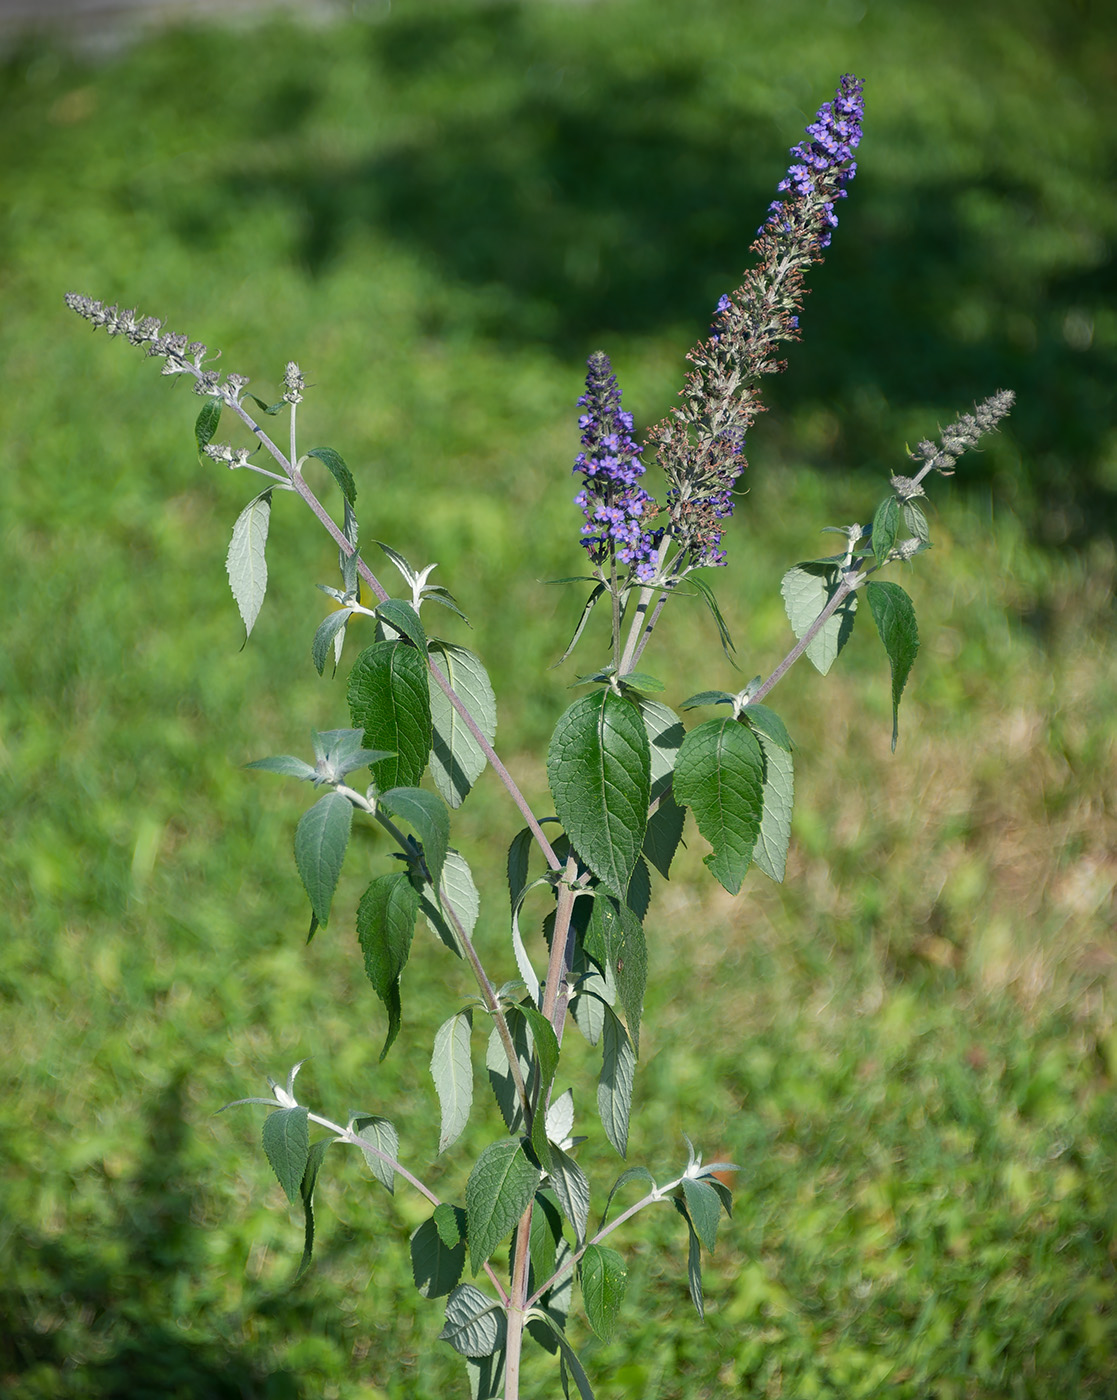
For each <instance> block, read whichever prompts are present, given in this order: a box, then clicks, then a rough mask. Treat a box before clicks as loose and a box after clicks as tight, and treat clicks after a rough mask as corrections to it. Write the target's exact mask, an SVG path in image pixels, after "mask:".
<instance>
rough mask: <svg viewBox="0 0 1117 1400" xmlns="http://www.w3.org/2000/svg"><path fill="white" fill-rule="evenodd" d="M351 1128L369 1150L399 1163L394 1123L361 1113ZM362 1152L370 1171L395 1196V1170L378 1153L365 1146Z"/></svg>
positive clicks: (397, 1138)
mask: <svg viewBox="0 0 1117 1400" xmlns="http://www.w3.org/2000/svg"><path fill="white" fill-rule="evenodd" d="M350 1126H351V1127H352V1130H353V1132H355V1133H356V1135H357V1136H358V1137H359V1138H360V1139H361V1141H362V1143H367V1144H368V1147H369V1148H376V1149H377V1152H383V1153H384V1154H385V1155H386V1156H388V1157H390V1158H391V1159H392V1161H393V1162H398V1161H399V1133H398V1132H397V1131H396V1128H395V1124H394V1123H390V1122H389V1121H388V1119H387V1118H378V1117H376V1116H375V1114H371V1113H360V1114H357V1115H356V1116H355V1117H354V1118H353V1121H352V1123H351V1125H350ZM361 1152H362V1154H363V1155H364V1159H365V1161H366V1162H367V1163H368V1169H369V1171H370V1172H372V1174H373V1176H374V1177H375V1178H376V1180H377V1181H379V1183H380V1184H381V1186H383V1187H384V1188H385V1189H386V1190H387V1192H388V1194H389V1195H390V1196H391V1195H394V1194H395V1189H396V1173H395V1168H394V1167H391V1166H389V1164H388V1163H387V1162H385V1161H384V1158H383V1157H379V1156H378V1155H377V1152H371V1151H368V1150H367V1149H366V1148H365V1147H364V1146H362V1147H361Z"/></svg>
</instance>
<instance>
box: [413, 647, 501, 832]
mask: <svg viewBox="0 0 1117 1400" xmlns="http://www.w3.org/2000/svg"><path fill="white" fill-rule="evenodd" d="M430 651H431V655H432V657H433V658H434V660H435V661H436V663H437V665H438V668H439V670H440V671H441V672H442V673H443V675H445V677H446V679H447V680H448V681H449V682H450V685H451V687H452V688H453V690H454V691H455V693H456V694H457V695H458V697H459V699H461V700H462V702H463V703H464V704H465V706H466V707H467V709H468V710H469V712H470V714H471V715H472V716H473V718H474V719H475V720H476V722H477V727H478V729H480V731H481V733H482V734H484V736H485V738H486V739H487V740H488V741H489V743H490V744H491V743H492V742H493V740H494V739H495V738H496V696H495V695H494V694H493V688H492V685H491V684H490V683H489V676H488V672H487V671H486V670H485V668H484V666H483V665H482V664H481V661H480V659H479V658H478V657H476V656H474V654H473V653H472V652H471V651H467V650H466V648H465V647H459V646H452V645H451V644H450V643H449V642H432V643H431V647H430ZM429 682H430V706H431V720H432V723H433V730H434V733H433V741H434V742H433V747H432V750H431V777H432V778H433V779H434V785H435V787H436V788H437V789H438V791H439V792H440V793H441V794H442V796H443V798H444V799H445V801H446V803H447V805H448V806H450V807H460V806H461V804H462V803H463V802H464V801H465V798H466V795H467V794H468V792H469V790H470V788H471V787H472V786H473V784H474V783H475V782H476V781H477V779H478V778H479V777H480V776H481V773H482V772H483V771H484V768H485V763H486V762H487V760H486V758H485V755H484V753H483V752H482V750H481V746H480V744H479V743H478V742H477V740H476V739H475V738H474V737H473V735H472V733H471V732H470V731H469V729H468V728H467V727H466V723H465V720H464V719H462V717H461V715H459V714H458V712H457V710H455V709H454V707H453V705H452V704H451V703H450V701H449V699H448V698H447V696H446V694H445V693H444V691H443V689H442V687H441V686H440V685H439V684H438V682H437V681H436V680H435V679H434V677H433V676H430V677H429Z"/></svg>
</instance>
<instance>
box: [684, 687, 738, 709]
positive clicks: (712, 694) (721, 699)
mask: <svg viewBox="0 0 1117 1400" xmlns="http://www.w3.org/2000/svg"><path fill="white" fill-rule="evenodd" d="M733 698H734V697H733V696H732V695H730V693H729V692H728V690H700V691H699V692H698V694H697V695H692V696H690V698H689V699H687V700H684V701H683V703H682V704H681V705H680V706H679V709H680V710H697V709H700V708H701V707H702V706H703V705H732V703H733Z"/></svg>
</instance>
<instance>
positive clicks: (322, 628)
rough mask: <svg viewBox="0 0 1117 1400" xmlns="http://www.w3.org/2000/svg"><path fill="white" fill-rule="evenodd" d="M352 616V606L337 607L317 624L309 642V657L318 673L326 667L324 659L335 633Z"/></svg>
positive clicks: (332, 644)
mask: <svg viewBox="0 0 1117 1400" xmlns="http://www.w3.org/2000/svg"><path fill="white" fill-rule="evenodd" d="M352 616H353V609H352V608H338V609H336V610H335V611H334V612H332V613H330V615H329V617H326V618H323V619H322V621H321V622H320V623H319V624H318V630H317V631H316V632H315V633H314V640H313V641H312V642H311V644H310V657H311V660H312V661H313V662H314V669H315V670H316V671H317V672H318V674H319V675H321V674H322V672H323V671H324V670H325V669H326V660H327V658H328V657H329V654H330V652H331V651H332V650H333V649H334V640H335V638H336V637H337V634H338V633H339V632H340V631H341V629H342V628H343V627H344V626H345V624H346V623H347V622H348V621H349V619H350V618H351V617H352Z"/></svg>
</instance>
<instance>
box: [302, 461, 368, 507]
mask: <svg viewBox="0 0 1117 1400" xmlns="http://www.w3.org/2000/svg"><path fill="white" fill-rule="evenodd" d="M306 455H307V456H308V457H317V458H318V460H319V461H320V462H321V463H322V465H323V466H324V467H325V468H326V470H327V471H328V472H329V474H330V475H331V476H332V477H333V479H334V480H335V481H336V482H337V484H338V485H339V486H340V487H341V494H342V495H343V496H344V497H345V499H346V500H347V501H348V502H349V504H350V505H351V506H355V505H356V504H357V483H356V482H355V481H354V480H353V473H352V472H351V471H350V470H349V468H348V467H347V466H346V465H345V462H344V460H343V458H342V456H341V453H340V452H335V451H334V450H333V448H332V447H312V448H311V449H310V451H309V452H308V453H307V454H306Z"/></svg>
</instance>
